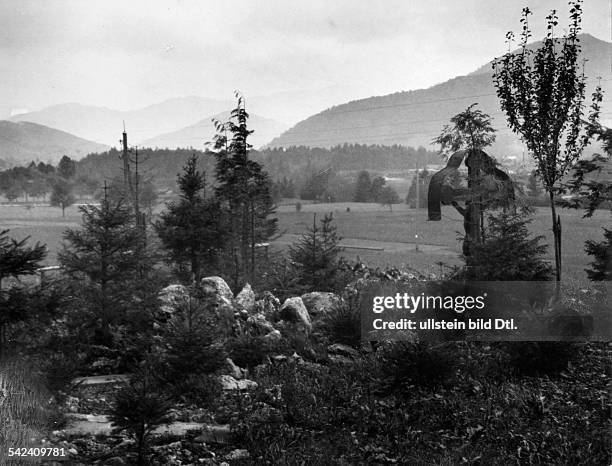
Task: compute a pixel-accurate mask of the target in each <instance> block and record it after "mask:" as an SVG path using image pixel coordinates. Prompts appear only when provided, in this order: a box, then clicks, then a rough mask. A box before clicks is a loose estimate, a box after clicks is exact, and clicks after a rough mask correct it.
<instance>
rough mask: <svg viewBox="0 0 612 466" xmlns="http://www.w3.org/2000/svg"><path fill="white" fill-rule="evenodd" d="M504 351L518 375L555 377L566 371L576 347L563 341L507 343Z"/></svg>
mask: <svg viewBox="0 0 612 466" xmlns="http://www.w3.org/2000/svg"><path fill="white" fill-rule="evenodd" d="M505 351H506V352H507V353H508V355H509V356H510V365H511V367H512V369H513V370H514V372H515V373H516V374H518V375H527V376H541V375H549V376H550V375H557V374H559V372H561V371H563V370H565V369H567V365H568V363H569V361H570V360H571V358H572V356H573V355H574V354H575V353H576V346H575V345H574V344H572V343H568V342H564V341H525V342H523V341H521V342H508V343H507V345H506V347H505Z"/></svg>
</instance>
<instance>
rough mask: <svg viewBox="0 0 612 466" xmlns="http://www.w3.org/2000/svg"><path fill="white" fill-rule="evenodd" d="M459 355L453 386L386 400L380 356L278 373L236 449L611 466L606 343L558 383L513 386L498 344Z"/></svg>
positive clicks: (265, 385) (248, 413)
mask: <svg viewBox="0 0 612 466" xmlns="http://www.w3.org/2000/svg"><path fill="white" fill-rule="evenodd" d="M448 349H449V350H451V351H454V352H455V353H456V358H457V359H456V360H457V361H460V363H459V365H458V366H457V370H456V371H455V370H453V371H452V372H453V377H454V378H453V381H452V383H447V384H442V385H437V386H435V388H434V386H432V385H430V386H419V385H414V384H409V383H407V384H405V385H404V386H403V391H402V392H396V393H393V392H391V393H389V392H387V393H385V392H384V391H383V392H381V389H380V387H381V386H382V385H383V384H382V382H383V380H384V376H383V374H382V372H383V370H382V367H381V365H380V364H381V361H380V360H378V358H377V356H376V355H371V356H369V357H368V358H366V359H364V360H363V361H362V362H359V363H357V364H355V365H354V366H348V367H338V366H316V365H312V364H310V363H300V362H299V361H298V362H296V363H285V364H281V365H276V366H270V367H268V368H267V369H266V371H265V372H264V373H261V374H260V376H259V377H258V378H257V379H256V380H257V382H258V383H259V384H260V387H259V389H258V391H257V392H256V393H255V394H254V396H253V397H252V398H251V399H250V401H248V403H246V404H245V405H243V410H242V413H241V415H240V417H239V419H240V420H239V422H237V423H236V424H235V426H234V429H235V434H236V436H237V438H236V440H237V441H238V442H240V444H241V445H243V446H244V448H247V449H248V450H249V452H251V456H252V458H257V461H255V464H288V465H298V464H307V465H314V464H338V465H344V464H363V463H375V464H392V463H402V464H403V463H409V464H422V465H425V464H463V463H465V464H472V463H478V464H496V463H499V464H509V463H512V464H551V465H552V464H608V463H609V461H610V458H611V455H612V450H611V449H610V445H609V443H608V442H607V441H606V439H607V438H609V437H608V436H609V432H608V422H609V415H610V400H609V394H608V391H607V388H606V377H605V375H606V370H607V361H608V359H609V349H607V348H606V347H605V346H604V345H603V344H591V345H583V346H582V347H581V348H580V351H579V358H580V361H581V364H580V365H574V366H568V368H567V369H566V370H564V371H562V372H560V373H557V374H556V375H554V376H553V377H552V378H531V377H522V378H517V377H516V376H513V375H512V374H511V373H510V372H509V371H508V370H507V369H506V366H507V364H505V363H504V362H503V361H504V360H505V359H503V358H502V359H501V360H500V357H501V356H502V355H503V354H504V353H503V352H500V350H499V349H496V348H492V347H491V346H488V345H484V344H472V345H470V346H469V347H468V346H467V345H459V344H457V345H456V346H455V347H454V348H451V347H449V348H448ZM492 370H493V373H495V374H496V377H492V376H491V374H492V372H491V371H492ZM449 380H450V379H449Z"/></svg>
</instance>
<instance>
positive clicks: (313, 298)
mask: <svg viewBox="0 0 612 466" xmlns="http://www.w3.org/2000/svg"><path fill="white" fill-rule="evenodd" d="M301 298H302V302H303V303H304V306H306V310H307V311H308V313H309V314H310V316H311V317H313V318H315V317H318V316H320V315H324V314H326V313H327V312H329V310H330V309H332V308H333V307H334V306H336V305H338V304H340V302H342V300H341V298H340V297H339V296H338V295H336V294H334V293H329V292H324V291H313V292H312V293H306V294H303V295H302V296H301Z"/></svg>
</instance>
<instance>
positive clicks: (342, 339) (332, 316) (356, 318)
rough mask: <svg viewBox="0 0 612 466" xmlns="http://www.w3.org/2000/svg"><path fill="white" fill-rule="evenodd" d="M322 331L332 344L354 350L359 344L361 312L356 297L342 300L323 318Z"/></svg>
mask: <svg viewBox="0 0 612 466" xmlns="http://www.w3.org/2000/svg"><path fill="white" fill-rule="evenodd" d="M322 326H323V329H324V331H325V333H326V334H327V336H328V337H329V339H330V340H331V342H332V343H342V344H344V345H349V346H352V347H354V348H358V347H359V346H360V344H361V312H360V309H359V301H358V297H357V296H353V297H351V298H348V299H347V300H342V301H341V302H340V303H338V304H336V305H335V306H334V307H333V308H332V309H331V310H330V311H329V312H328V313H327V314H325V316H324V317H323V322H322Z"/></svg>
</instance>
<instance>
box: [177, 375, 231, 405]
mask: <svg viewBox="0 0 612 466" xmlns="http://www.w3.org/2000/svg"><path fill="white" fill-rule="evenodd" d="M168 389H169V390H171V392H172V393H171V394H172V397H173V399H178V400H180V401H181V402H183V403H190V404H194V405H196V406H198V407H201V408H211V407H213V406H214V405H215V402H216V400H217V399H218V398H219V395H220V394H221V383H220V382H219V379H218V378H217V377H216V376H214V375H206V374H183V375H182V376H181V377H180V378H178V379H176V380H174V381H173V383H172V385H169V386H168Z"/></svg>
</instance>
